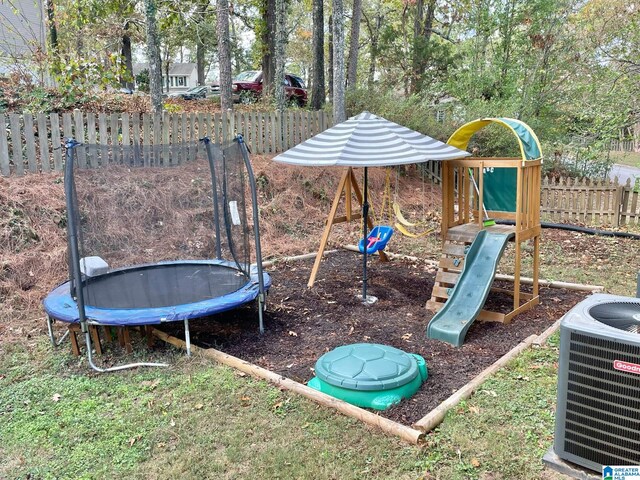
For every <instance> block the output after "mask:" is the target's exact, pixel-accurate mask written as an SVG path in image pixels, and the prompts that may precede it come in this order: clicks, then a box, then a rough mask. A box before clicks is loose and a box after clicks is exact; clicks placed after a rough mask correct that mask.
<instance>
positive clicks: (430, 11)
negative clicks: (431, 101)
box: [411, 0, 436, 93]
mask: <svg viewBox="0 0 640 480" xmlns="http://www.w3.org/2000/svg"><path fill="white" fill-rule="evenodd" d="M435 9H436V0H429V3H428V4H427V12H426V15H425V14H424V1H423V0H417V1H416V17H415V20H414V24H413V62H412V67H413V68H412V70H413V71H412V76H411V91H412V93H417V92H419V91H420V90H422V84H423V80H424V78H423V76H424V71H425V69H426V67H427V64H428V61H429V58H428V57H429V54H428V48H429V42H430V41H431V33H432V31H433V20H434V18H435Z"/></svg>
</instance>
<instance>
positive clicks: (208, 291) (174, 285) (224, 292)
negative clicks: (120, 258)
mask: <svg viewBox="0 0 640 480" xmlns="http://www.w3.org/2000/svg"><path fill="white" fill-rule="evenodd" d="M262 279H263V285H264V288H265V289H268V288H269V287H270V286H271V278H270V277H269V275H268V274H266V273H263V274H262ZM83 293H84V302H85V318H86V320H87V322H88V323H89V324H92V325H112V326H119V327H124V326H139V325H154V324H160V323H163V322H175V321H181V320H189V319H193V318H201V317H206V316H209V315H213V314H215V313H221V312H224V311H227V310H231V309H234V308H237V307H239V306H241V305H244V304H246V303H250V302H252V301H254V300H256V298H257V297H258V295H259V294H260V282H259V281H258V272H257V268H255V266H254V267H253V268H252V269H251V271H250V276H249V278H247V277H246V276H245V275H244V274H243V273H242V272H241V271H239V270H238V269H237V268H236V266H235V264H234V263H233V262H228V261H225V260H211V261H206V260H203V261H176V262H162V263H157V264H148V265H139V266H136V267H131V268H123V269H116V270H112V271H110V272H108V273H106V274H103V275H98V276H96V277H91V278H88V279H87V281H86V283H85V284H84V285H83ZM44 309H45V311H46V313H47V315H49V316H50V317H52V318H54V319H56V320H60V321H63V322H68V323H78V322H79V321H80V314H79V311H78V305H77V303H76V301H75V300H74V299H73V298H72V296H71V291H70V282H65V283H63V284H62V285H59V286H58V287H57V288H55V289H54V290H53V291H52V292H51V293H50V294H49V295H48V296H47V297H46V298H45V300H44Z"/></svg>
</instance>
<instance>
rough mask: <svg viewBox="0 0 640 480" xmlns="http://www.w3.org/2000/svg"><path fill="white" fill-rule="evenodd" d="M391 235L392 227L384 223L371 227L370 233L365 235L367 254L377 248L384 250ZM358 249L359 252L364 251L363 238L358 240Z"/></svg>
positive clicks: (377, 249) (375, 250)
mask: <svg viewBox="0 0 640 480" xmlns="http://www.w3.org/2000/svg"><path fill="white" fill-rule="evenodd" d="M391 235H393V228H391V227H389V226H386V225H378V226H377V227H373V229H372V230H371V233H369V236H368V237H367V254H370V253H375V252H377V251H379V250H384V247H386V246H387V243H389V240H390V239H391ZM358 250H360V253H364V239H361V240H360V242H358Z"/></svg>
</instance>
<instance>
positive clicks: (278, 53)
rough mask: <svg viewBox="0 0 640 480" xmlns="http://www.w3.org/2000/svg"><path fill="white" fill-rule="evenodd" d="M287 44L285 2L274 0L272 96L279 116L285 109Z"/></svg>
mask: <svg viewBox="0 0 640 480" xmlns="http://www.w3.org/2000/svg"><path fill="white" fill-rule="evenodd" d="M286 44H287V7H286V5H285V0H276V42H275V57H276V58H275V64H276V65H275V66H276V68H275V72H274V77H275V79H274V95H275V99H276V109H277V111H278V112H280V113H281V114H282V113H284V111H285V109H286V108H287V99H286V96H285V91H284V83H283V82H284V61H285V58H284V57H285V53H284V51H285V47H286Z"/></svg>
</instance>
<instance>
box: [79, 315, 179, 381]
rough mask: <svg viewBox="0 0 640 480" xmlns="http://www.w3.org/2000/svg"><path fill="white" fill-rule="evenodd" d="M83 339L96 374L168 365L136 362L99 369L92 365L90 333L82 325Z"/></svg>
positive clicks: (92, 364) (88, 358)
mask: <svg viewBox="0 0 640 480" xmlns="http://www.w3.org/2000/svg"><path fill="white" fill-rule="evenodd" d="M83 331H84V338H85V342H86V344H87V360H88V361H89V365H91V368H93V369H94V370H95V371H96V372H100V373H106V372H118V371H120V370H127V369H129V368H137V367H168V366H169V365H168V364H166V363H146V362H138V363H127V364H126V365H119V366H117V367H109V368H100V367H98V366H97V365H96V364H95V363H93V356H92V354H91V332H89V329H88V328H86V326H84V325H83Z"/></svg>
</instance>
